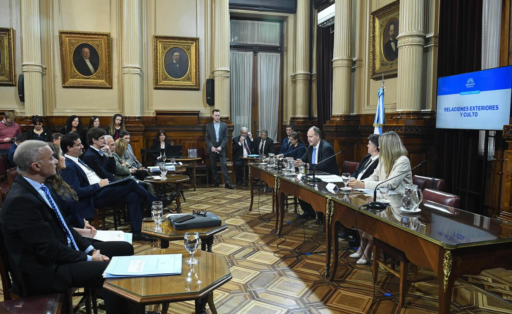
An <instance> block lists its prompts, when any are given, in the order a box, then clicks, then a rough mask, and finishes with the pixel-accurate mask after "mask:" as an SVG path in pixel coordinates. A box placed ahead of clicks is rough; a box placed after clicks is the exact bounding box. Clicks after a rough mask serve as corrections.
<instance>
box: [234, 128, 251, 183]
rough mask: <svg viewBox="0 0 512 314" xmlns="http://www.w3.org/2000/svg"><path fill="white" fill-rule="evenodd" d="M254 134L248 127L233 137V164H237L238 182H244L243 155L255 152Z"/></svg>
mask: <svg viewBox="0 0 512 314" xmlns="http://www.w3.org/2000/svg"><path fill="white" fill-rule="evenodd" d="M253 152H254V151H253V139H252V134H251V133H250V132H249V130H248V129H247V128H246V127H243V128H242V129H241V130H240V135H239V136H237V137H234V138H233V164H234V165H235V173H236V184H237V185H241V184H242V175H243V168H242V165H243V164H244V163H243V161H242V159H241V158H242V157H247V156H248V155H251V154H252V153H253Z"/></svg>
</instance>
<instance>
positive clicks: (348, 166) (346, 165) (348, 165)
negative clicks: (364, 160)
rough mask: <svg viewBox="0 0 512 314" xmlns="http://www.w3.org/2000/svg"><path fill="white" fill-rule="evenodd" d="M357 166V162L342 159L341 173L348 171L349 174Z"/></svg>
mask: <svg viewBox="0 0 512 314" xmlns="http://www.w3.org/2000/svg"><path fill="white" fill-rule="evenodd" d="M357 167H359V163H358V162H355V161H346V160H345V161H344V162H343V164H342V165H341V173H345V172H348V173H350V174H352V173H354V172H355V171H356V170H357Z"/></svg>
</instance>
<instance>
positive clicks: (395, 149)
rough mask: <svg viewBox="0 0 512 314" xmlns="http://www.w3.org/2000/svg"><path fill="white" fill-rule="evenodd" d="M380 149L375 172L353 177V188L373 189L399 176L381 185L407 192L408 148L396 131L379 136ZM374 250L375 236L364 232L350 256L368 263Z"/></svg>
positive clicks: (351, 180)
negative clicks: (359, 242) (365, 176)
mask: <svg viewBox="0 0 512 314" xmlns="http://www.w3.org/2000/svg"><path fill="white" fill-rule="evenodd" d="M379 150H380V153H379V160H380V161H379V165H378V166H377V168H376V169H375V171H374V172H373V174H372V175H371V176H369V177H368V178H366V179H364V180H362V181H358V180H356V179H355V178H351V179H350V182H349V184H348V185H349V186H350V187H352V188H363V189H371V190H373V189H375V187H376V186H377V185H378V184H379V183H381V182H382V181H385V180H387V179H388V178H393V177H396V176H398V177H397V178H394V179H391V180H389V181H387V182H385V183H383V184H382V185H380V187H387V188H389V189H390V190H394V191H396V192H398V193H400V194H403V193H405V186H406V185H407V184H412V173H411V171H410V170H411V163H410V161H409V158H407V156H406V155H407V149H405V147H404V145H403V144H402V141H401V140H400V137H399V136H398V134H396V133H395V132H387V133H384V134H382V135H381V136H380V137H379ZM400 174H403V175H400ZM363 250H364V254H363ZM372 250H373V237H372V236H370V235H367V234H366V233H364V232H363V233H362V234H361V245H360V247H359V249H358V250H357V252H356V253H354V254H352V255H350V257H353V258H359V260H358V261H357V264H360V265H361V264H367V263H368V259H369V257H370V254H371V252H372Z"/></svg>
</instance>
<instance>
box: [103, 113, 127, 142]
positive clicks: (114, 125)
mask: <svg viewBox="0 0 512 314" xmlns="http://www.w3.org/2000/svg"><path fill="white" fill-rule="evenodd" d="M124 130H126V128H125V126H124V118H123V115H122V114H119V113H116V114H115V115H114V116H113V117H112V120H110V126H109V127H108V130H107V134H108V135H112V137H113V138H114V141H116V140H117V139H118V138H119V133H120V132H121V131H124Z"/></svg>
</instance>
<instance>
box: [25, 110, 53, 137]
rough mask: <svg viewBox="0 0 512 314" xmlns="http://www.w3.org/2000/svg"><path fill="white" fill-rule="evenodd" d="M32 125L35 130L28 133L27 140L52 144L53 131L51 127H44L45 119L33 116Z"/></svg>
mask: <svg viewBox="0 0 512 314" xmlns="http://www.w3.org/2000/svg"><path fill="white" fill-rule="evenodd" d="M32 123H33V124H34V128H33V129H31V130H28V131H27V137H26V139H27V140H39V141H43V142H51V141H52V140H53V139H52V131H50V128H49V127H43V118H41V117H40V116H33V117H32Z"/></svg>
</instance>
